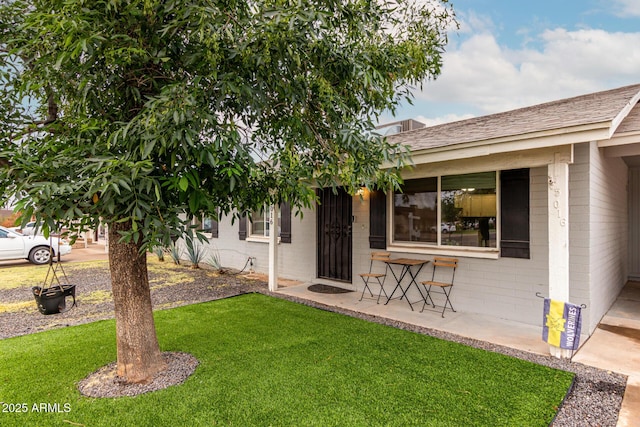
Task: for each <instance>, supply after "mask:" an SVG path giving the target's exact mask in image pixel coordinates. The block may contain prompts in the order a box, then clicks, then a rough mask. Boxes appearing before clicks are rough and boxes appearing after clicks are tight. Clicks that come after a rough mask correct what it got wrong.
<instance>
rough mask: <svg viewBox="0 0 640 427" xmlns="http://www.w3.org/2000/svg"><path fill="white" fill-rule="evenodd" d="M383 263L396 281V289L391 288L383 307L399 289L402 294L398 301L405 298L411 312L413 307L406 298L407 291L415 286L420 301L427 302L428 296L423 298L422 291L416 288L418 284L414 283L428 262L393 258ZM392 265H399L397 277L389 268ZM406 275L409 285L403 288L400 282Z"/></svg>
mask: <svg viewBox="0 0 640 427" xmlns="http://www.w3.org/2000/svg"><path fill="white" fill-rule="evenodd" d="M384 262H385V263H387V264H388V265H389V270H391V274H393V278H394V279H396V283H397V284H396V287H395V288H393V292H391V294H390V295H389V297H388V298H387V302H385V303H384V304H385V305H387V304H389V301H391V300H392V299H393V294H395V293H396V291H397V290H398V289H400V291H401V292H402V295H401V296H400V299H402V298H405V297H406V298H407V303H409V307H411V311H413V305H412V304H411V301H409V297H408V296H407V291H408V290H409V288H411V285H415V286H416V288H417V289H418V292H420V296H421V297H422V301H427V298H429V296H428V295H427V296H425V295H424V294H423V293H422V290H420V286H418V282H416V277H418V274H419V273H420V270H422V267H424V265H425V264H427V263H428V262H429V261H428V260H424V259H411V258H395V259H389V260H385V261H384ZM393 265H399V266H400V267H401V269H400V273H399V274H398V275H396V273H395V271H393V268H391V267H392V266H393ZM407 274H408V275H409V277H410V280H409V283H408V284H407V287H406V288H403V287H402V280H403V279H404V278H405V276H406V275H407Z"/></svg>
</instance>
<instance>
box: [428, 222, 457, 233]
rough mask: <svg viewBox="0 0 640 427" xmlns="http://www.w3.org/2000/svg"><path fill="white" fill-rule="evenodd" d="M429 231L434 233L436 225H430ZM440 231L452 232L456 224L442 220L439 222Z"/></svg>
mask: <svg viewBox="0 0 640 427" xmlns="http://www.w3.org/2000/svg"><path fill="white" fill-rule="evenodd" d="M431 231H432V232H433V233H435V232H436V227H435V226H434V227H431ZM440 231H441V232H443V233H453V232H454V231H456V225H455V224H453V223H451V222H443V223H442V224H440Z"/></svg>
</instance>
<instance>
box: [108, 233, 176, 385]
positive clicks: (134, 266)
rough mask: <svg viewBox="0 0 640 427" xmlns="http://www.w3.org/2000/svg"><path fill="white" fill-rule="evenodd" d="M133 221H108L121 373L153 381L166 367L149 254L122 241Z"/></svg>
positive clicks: (134, 380)
mask: <svg viewBox="0 0 640 427" xmlns="http://www.w3.org/2000/svg"><path fill="white" fill-rule="evenodd" d="M130 229H131V223H130V222H123V223H116V222H112V223H111V224H109V268H110V271H111V287H112V291H113V301H114V304H115V316H116V343H117V347H118V372H117V373H118V376H120V377H122V378H125V379H126V381H127V382H129V383H144V382H148V381H151V380H152V379H153V377H154V375H155V374H157V373H158V372H161V371H162V370H164V369H166V366H167V365H166V363H165V361H164V359H163V357H162V353H161V352H160V346H159V345H158V338H157V336H156V329H155V323H154V320H153V311H152V307H151V291H150V289H149V276H148V274H147V255H146V253H145V252H143V253H140V252H139V250H140V245H139V244H137V243H134V242H129V243H122V242H119V240H120V237H121V236H120V234H119V233H118V232H119V231H128V230H130Z"/></svg>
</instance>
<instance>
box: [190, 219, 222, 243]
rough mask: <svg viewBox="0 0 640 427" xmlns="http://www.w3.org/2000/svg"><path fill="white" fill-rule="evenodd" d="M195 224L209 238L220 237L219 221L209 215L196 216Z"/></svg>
mask: <svg viewBox="0 0 640 427" xmlns="http://www.w3.org/2000/svg"><path fill="white" fill-rule="evenodd" d="M193 222H194V225H195V226H196V229H197V231H199V232H200V233H203V234H204V235H205V236H208V237H209V238H213V237H218V222H217V221H216V220H215V219H214V218H212V217H210V216H207V215H202V216H200V217H196V218H194V221H193Z"/></svg>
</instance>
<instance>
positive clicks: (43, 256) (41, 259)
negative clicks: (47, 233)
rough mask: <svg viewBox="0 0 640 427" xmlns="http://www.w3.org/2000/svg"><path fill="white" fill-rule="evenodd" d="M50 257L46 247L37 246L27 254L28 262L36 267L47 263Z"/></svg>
mask: <svg viewBox="0 0 640 427" xmlns="http://www.w3.org/2000/svg"><path fill="white" fill-rule="evenodd" d="M50 257H51V253H50V252H49V247H48V246H38V247H36V248H33V249H32V250H31V252H29V261H31V262H32V263H34V264H38V265H41V264H46V263H48V262H49V258H50Z"/></svg>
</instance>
